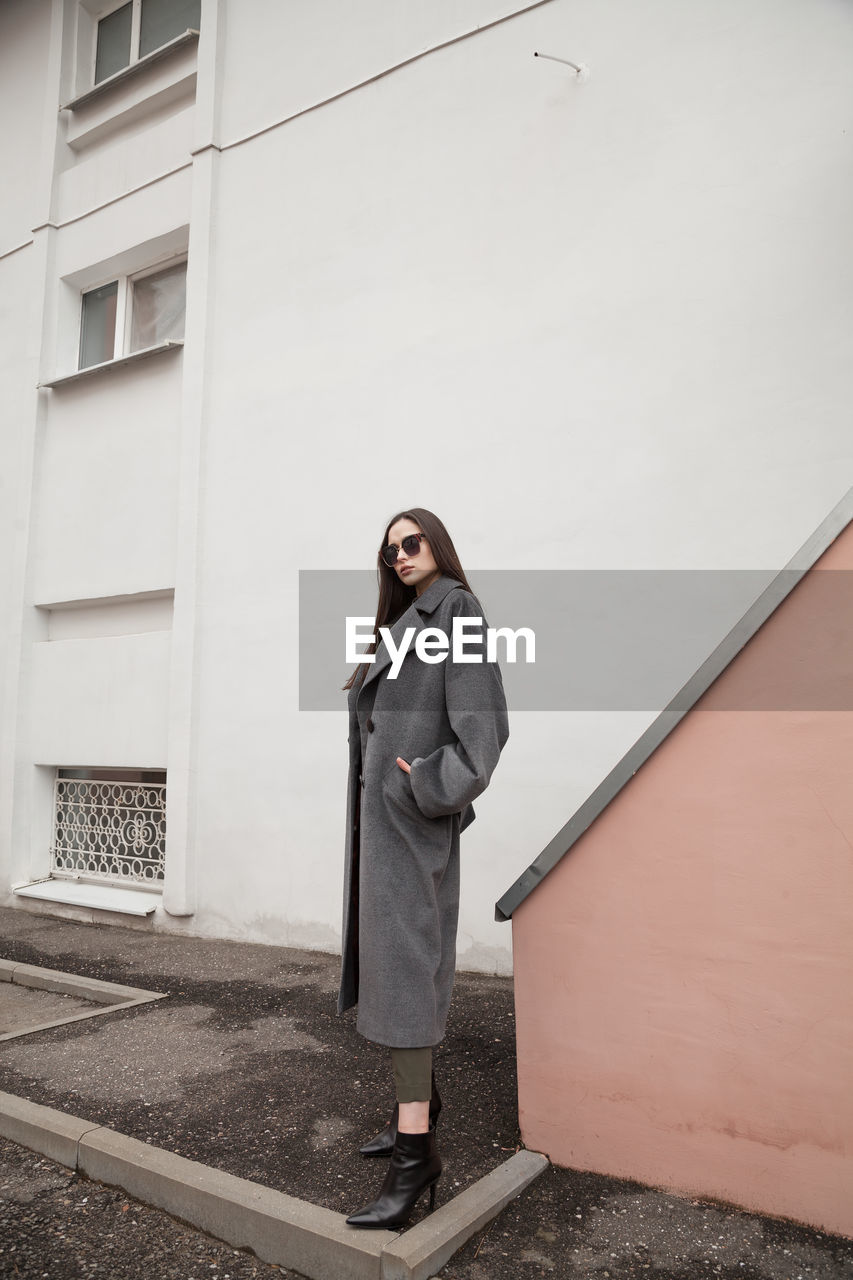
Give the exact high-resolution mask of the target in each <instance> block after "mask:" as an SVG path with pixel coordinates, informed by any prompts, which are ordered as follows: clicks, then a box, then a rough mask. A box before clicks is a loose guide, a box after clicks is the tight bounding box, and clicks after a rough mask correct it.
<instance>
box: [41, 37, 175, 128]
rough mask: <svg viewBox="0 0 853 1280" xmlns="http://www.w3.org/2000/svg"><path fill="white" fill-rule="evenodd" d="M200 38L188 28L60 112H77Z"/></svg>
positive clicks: (117, 72)
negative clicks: (115, 86) (114, 87)
mask: <svg viewBox="0 0 853 1280" xmlns="http://www.w3.org/2000/svg"><path fill="white" fill-rule="evenodd" d="M198 36H199V33H198V31H194V30H193V29H192V28H188V29H187V30H186V31H184V32H183V33H182V34H181V35H179V36H175V38H174V40H169V41H167V43H166V44H161V45H160V48H159V49H152V51H151V53H146V55H145V57H144V58H138V59H137V60H136V62H131V63H130V65H129V66H127V67H122V69H121V71H116V72H115V74H114V75H111V76H107V78H106V79H105V80H101V81H99V82H98V84H96V85H93V86H92V88H91V89H87V90H86V92H85V93H80V94H78V95H77V97H76V98H72V99H71V101H70V102H66V103H65V104H64V106H61V107H60V108H59V110H60V111H76V110H77V109H78V108H79V107H84V106H85V105H86V103H87V102H91V101H92V100H93V99H94V98H99V97H100V96H101V94H102V93H106V92H107V91H108V90H109V89H112V88H113V86H114V85H117V84H124V83H125V82H126V81H127V80H132V79H133V77H134V76H136V75H139V73H140V72H141V71H144V70H145V69H146V67H150V66H151V65H152V64H153V63H155V62H159V61H160V60H161V59H162V58H168V56H169V54H170V53H174V52H175V50H176V49H183V47H184V46H185V45H188V44H192V43H193V42H194V41H196V40H198Z"/></svg>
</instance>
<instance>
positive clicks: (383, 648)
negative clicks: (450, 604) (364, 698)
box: [358, 573, 462, 697]
mask: <svg viewBox="0 0 853 1280" xmlns="http://www.w3.org/2000/svg"><path fill="white" fill-rule="evenodd" d="M461 586H462V583H461V582H459V580H458V579H457V578H451V577H449V576H448V575H447V574H446V573H443V574H441V575H440V576H439V577H438V578H436V580H435V582H431V583H430V584H429V586H428V587H427V589H426V591H424V592H423V593H422V594H421V595H419V596H415V598H414V600H412V602H411V603H410V604H409V606H408V608H406V609H404V610H403V612H402V613H401V614H400V616H399V618H398V619H397V621H396V622H395V623H393V624H392V626H391V627H390V631H391V636H392V638H393V640H394V646H395V648H396V647H399V645H400V642H401V640H402V639H403V636H404V634H405V632H406V628H407V627H414V628H415V633H416V635H415V638H417V632H418V631H422V630H423V625H424V624H423V623H422V621H421V614H423V615H424V617H426V616H428V615H429V614H431V613H434V612H435V610H436V609H437V608H438V606H439V605H440V604H441V602H442V600H443V599H444V597H445V596H446V595H447V594H448V592H450V591H452V590H453V588H454V587H461ZM413 643H414V640H413ZM410 647H411V646H410ZM390 665H391V654H390V653H389V651H388V646H387V644H381V645H380V646H379V648H378V649H377V651H376V661H375V662H373V663H372V664H371V666H370V669H369V670H368V672H367V675H366V676H365V677H364V680H363V681H362V683H361V688H360V689H359V691H358V696H359V697H360V696H361V694H362V693H363V692H364V690H365V689H366V688H367V686H368V685H369V684H370V682H371V680H375V679H376V677H377V676H378V675H380V674H381V672H383V671H384V670H385V668H386V667H390Z"/></svg>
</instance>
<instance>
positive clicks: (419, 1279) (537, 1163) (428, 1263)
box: [382, 1151, 549, 1280]
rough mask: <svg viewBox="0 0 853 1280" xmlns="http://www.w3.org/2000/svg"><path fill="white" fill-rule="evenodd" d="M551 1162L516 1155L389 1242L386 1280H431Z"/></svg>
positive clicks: (531, 1153) (540, 1157)
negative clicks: (449, 1259) (392, 1241)
mask: <svg viewBox="0 0 853 1280" xmlns="http://www.w3.org/2000/svg"><path fill="white" fill-rule="evenodd" d="M548 1163H549V1162H548V1157H547V1156H543V1155H540V1154H539V1152H538V1151H518V1152H516V1154H515V1155H514V1156H512V1157H511V1158H510V1159H509V1160H507V1161H505V1163H504V1164H502V1165H501V1166H500V1167H499V1168H497V1169H494V1170H492V1172H491V1173H489V1174H487V1175H486V1177H485V1178H481V1179H480V1180H479V1182H475V1183H474V1185H473V1186H472V1187H468V1188H467V1189H466V1190H465V1191H463V1192H461V1194H460V1195H458V1196H456V1197H455V1198H454V1199H453V1200H451V1201H449V1203H447V1204H445V1205H442V1206H441V1207H440V1208H439V1209H436V1210H435V1211H434V1212H433V1213H431V1214H429V1215H428V1216H427V1217H426V1218H424V1219H422V1221H421V1222H419V1223H418V1224H417V1226H415V1227H412V1228H411V1230H409V1231H406V1232H405V1233H404V1234H403V1235H402V1236H400V1237H399V1238H398V1239H397V1240H396V1241H395V1242H394V1243H393V1244H389V1245H388V1246H387V1247H386V1248H385V1249H384V1251H383V1254H382V1280H428V1277H429V1276H432V1275H434V1274H435V1272H436V1271H438V1270H440V1268H441V1267H443V1266H444V1264H445V1262H447V1260H448V1258H451V1257H452V1256H453V1254H454V1253H455V1252H456V1251H457V1249H461V1247H462V1245H463V1244H464V1243H465V1241H466V1240H469V1239H470V1238H471V1236H472V1235H473V1234H474V1232H475V1231H478V1230H479V1229H480V1227H483V1226H485V1224H486V1223H487V1222H490V1221H491V1220H492V1218H494V1217H496V1216H497V1215H498V1214H499V1213H500V1211H501V1209H503V1208H504V1206H505V1205H507V1204H509V1202H510V1200H514V1199H515V1197H516V1196H517V1195H519V1194H520V1193H521V1192H522V1191H523V1190H524V1188H525V1187H527V1186H529V1185H530V1183H531V1182H532V1181H533V1179H534V1178H536V1177H538V1176H539V1174H540V1173H543V1172H544V1171H545V1169H547V1168H548ZM439 1186H441V1183H440V1182H439Z"/></svg>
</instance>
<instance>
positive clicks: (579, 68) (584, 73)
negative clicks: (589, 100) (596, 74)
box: [533, 50, 589, 80]
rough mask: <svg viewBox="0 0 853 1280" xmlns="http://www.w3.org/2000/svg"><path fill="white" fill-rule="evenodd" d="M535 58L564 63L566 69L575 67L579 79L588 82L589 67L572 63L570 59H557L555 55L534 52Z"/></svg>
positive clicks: (580, 63) (579, 63)
mask: <svg viewBox="0 0 853 1280" xmlns="http://www.w3.org/2000/svg"><path fill="white" fill-rule="evenodd" d="M533 56H534V58H547V59H548V61H549V62H562V64H563V66H564V67H573V68H574V70H575V71H576V72H577V74H578V79H580V80H586V79H587V78H588V76H589V67H587V66H585V65H584V63H582V62H570V61H569V59H568V58H555V57H554V55H553V53H537V52H536V50H534V52H533Z"/></svg>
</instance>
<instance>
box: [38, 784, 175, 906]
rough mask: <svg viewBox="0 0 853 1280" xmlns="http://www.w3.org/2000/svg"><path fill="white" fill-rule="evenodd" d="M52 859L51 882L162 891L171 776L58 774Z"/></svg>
mask: <svg viewBox="0 0 853 1280" xmlns="http://www.w3.org/2000/svg"><path fill="white" fill-rule="evenodd" d="M50 855H51V859H50V860H51V866H50V874H51V877H55V878H68V879H75V880H80V879H83V880H88V881H92V882H95V883H108V884H124V885H127V886H128V887H131V886H133V885H134V884H136V885H139V886H140V887H143V886H145V885H148V886H150V887H151V888H156V887H161V886H162V881H163V877H164V865H165V855H166V771H165V770H164V769H94V768H59V769H57V771H56V779H55V782H54V803H53V839H52V842H51V851H50Z"/></svg>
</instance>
